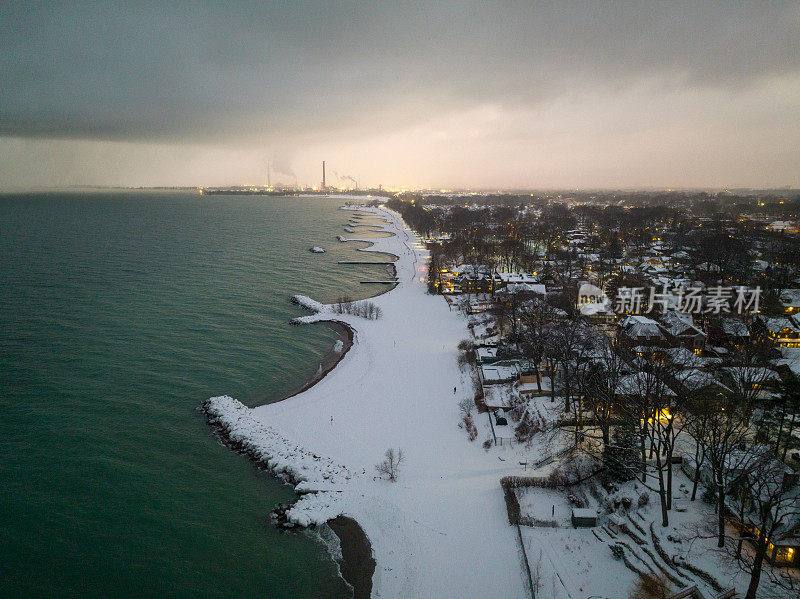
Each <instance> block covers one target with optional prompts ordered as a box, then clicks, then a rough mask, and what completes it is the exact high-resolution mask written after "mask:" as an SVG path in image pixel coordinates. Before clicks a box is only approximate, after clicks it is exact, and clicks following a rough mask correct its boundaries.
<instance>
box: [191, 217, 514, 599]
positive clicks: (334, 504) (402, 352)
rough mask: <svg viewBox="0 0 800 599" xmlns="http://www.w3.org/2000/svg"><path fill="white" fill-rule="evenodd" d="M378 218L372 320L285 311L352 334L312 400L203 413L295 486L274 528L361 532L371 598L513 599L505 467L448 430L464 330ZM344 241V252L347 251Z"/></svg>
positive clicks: (392, 224) (462, 390) (230, 405)
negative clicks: (389, 286) (392, 270)
mask: <svg viewBox="0 0 800 599" xmlns="http://www.w3.org/2000/svg"><path fill="white" fill-rule="evenodd" d="M358 210H359V211H360V212H361V213H369V214H372V215H374V216H379V217H381V218H382V219H383V220H384V221H385V224H384V225H383V226H382V227H381V228H382V229H383V230H385V231H387V232H391V233H394V235H393V236H390V237H383V238H372V239H369V240H366V241H369V242H371V243H373V244H374V245H372V246H371V247H369V248H367V249H366V250H364V251H372V252H385V253H389V254H393V255H395V256H397V257H398V259H397V262H396V272H397V278H398V284H397V286H396V287H395V288H394V289H393V290H391V291H389V292H387V293H384V294H382V295H380V296H377V297H375V298H372V299H371V300H368V301H369V302H372V303H373V304H374V305H375V306H376V307H377V308H379V309H380V312H381V316H380V318H377V319H367V318H364V317H362V316H359V315H355V314H340V313H336V311H335V309H334V306H332V305H324V304H319V303H317V302H315V301H314V300H313V299H311V298H298V301H299V302H300V303H301V305H304V306H305V307H306V308H308V309H310V310H311V313H310V314H308V315H306V316H303V317H300V318H298V319H297V322H298V324H302V323H312V322H320V321H336V322H341V323H343V324H345V325H347V326H348V327H349V328H351V329H352V331H353V345H352V348H351V349H350V350H349V351H348V352H347V353H346V355H345V356H344V357H343V359H342V360H341V362H340V363H338V364H337V365H336V366H335V368H333V369H332V370H331V371H330V372H329V373H328V374H327V376H325V377H324V378H323V379H321V380H320V381H319V382H317V383H316V384H315V385H313V386H312V387H310V388H308V389H306V390H305V391H303V392H301V393H299V394H297V395H295V396H292V397H291V398H289V399H286V400H284V401H280V402H277V403H274V404H269V405H264V406H260V407H257V408H254V409H249V408H247V407H245V406H244V405H243V404H241V403H240V402H238V401H237V400H235V399H232V398H230V397H225V396H223V397H217V398H212V399H211V400H209V401H208V402H207V403H206V411H207V413H208V414H209V417H210V419H211V420H213V421H215V422H216V423H217V424H218V425H219V426H220V427H222V428H223V429H224V430H225V431H226V434H227V436H228V437H229V438H230V439H231V441H232V442H234V444H236V445H237V446H239V447H240V448H243V449H245V450H246V451H247V452H248V453H249V454H250V455H251V456H253V457H254V458H255V459H257V460H259V461H261V462H263V463H265V464H268V465H269V466H270V467H271V468H272V469H273V470H274V471H276V472H277V473H285V474H287V475H288V476H289V478H291V480H293V481H294V482H296V483H298V490H301V491H313V492H311V493H308V494H306V495H304V496H303V497H302V498H301V499H300V500H299V501H298V502H297V503H296V504H295V505H294V507H293V508H292V509H291V510H289V512H288V513H287V516H288V517H289V519H290V520H291V521H292V522H294V523H296V524H297V525H303V526H304V525H309V524H312V523H316V524H322V523H324V522H326V521H328V520H331V519H332V518H335V517H336V516H339V515H345V516H348V517H350V518H353V519H354V520H355V521H357V522H358V524H359V525H360V526H361V528H362V529H363V530H364V532H365V534H366V536H367V537H368V539H369V541H370V543H371V545H372V551H373V555H374V558H375V560H376V562H377V566H376V569H375V574H374V577H373V588H372V596H373V597H410V596H418V597H419V596H429V597H458V596H462V597H463V596H484V597H489V596H504V597H524V596H526V595H527V590H526V588H525V584H524V581H523V576H524V574H523V567H524V566H523V565H522V561H521V557H520V553H519V549H518V547H519V545H518V541H517V539H516V531H515V529H514V528H512V527H510V526H509V525H508V521H507V517H506V509H505V504H504V501H503V493H502V490H501V488H500V486H499V484H498V481H499V479H500V478H501V477H502V476H503V475H505V474H507V473H508V464H504V463H503V462H502V461H498V459H497V456H496V455H493V454H491V453H486V452H484V451H483V449H482V448H481V446H480V443H478V442H475V443H470V442H469V441H468V440H467V438H466V435H465V433H464V431H462V430H461V429H459V428H458V426H457V424H458V421H459V418H460V416H459V411H458V401H459V400H460V399H462V398H464V397H469V398H471V397H472V395H473V389H472V384H471V382H470V380H469V379H468V377H467V376H466V375H464V374H462V372H461V371H460V370H459V367H458V365H457V361H456V360H457V355H458V351H457V345H458V342H459V341H461V340H462V339H466V338H468V337H469V332H468V329H467V326H466V325H467V323H466V321H465V320H464V319H463V317H462V316H461V315H460V314H459V313H458V312H455V311H450V309H449V307H448V304H447V303H446V302H445V301H444V299H443V298H442V297H441V296H430V295H428V294H426V287H425V283H424V281H423V279H424V277H425V274H426V273H425V268H426V266H425V265H426V260H427V252H426V250H425V249H424V247H423V246H422V245H421V244H420V242H419V239H418V238H417V236H416V235H415V234H414V233H413V232H412V231H411V230H409V229H408V228H407V227H406V226H405V225H404V223H403V222H402V220H401V219H400V217H399V216H398V215H397V214H395V213H393V212H391V211H389V210H387V209H383V208H363V207H359V208H358ZM354 237H355V236H351V237H350V238H349V239H353V240H355V239H354ZM388 448H395V449H401V450H402V451H403V452H404V455H405V461H404V463H403V465H402V469H401V471H400V474H399V477H398V480H397V482H395V483H392V482H389V481H387V480H385V479H380V478H378V477H377V473H376V471H375V464H376V463H378V462H380V461H381V460H382V459H383V454H384V452H385V451H386V450H387V449H388Z"/></svg>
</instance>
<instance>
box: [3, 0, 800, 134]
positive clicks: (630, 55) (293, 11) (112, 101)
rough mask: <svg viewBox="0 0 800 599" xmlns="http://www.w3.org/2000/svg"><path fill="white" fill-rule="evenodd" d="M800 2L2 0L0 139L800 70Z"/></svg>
mask: <svg viewBox="0 0 800 599" xmlns="http://www.w3.org/2000/svg"><path fill="white" fill-rule="evenodd" d="M798 6H799V5H798V3H796V2H792V3H783V4H780V3H758V4H752V5H751V4H747V5H742V4H740V3H730V2H726V3H703V4H695V3H680V4H678V3H675V4H673V3H652V4H640V3H624V4H611V3H583V2H581V3H568V4H567V3H558V4H556V5H552V6H544V5H542V6H539V5H535V4H534V5H530V4H528V3H499V4H498V3H486V2H474V3H473V2H458V3H444V2H434V3H429V4H417V3H413V4H407V3H397V2H394V3H386V4H376V3H373V2H369V3H364V4H353V3H332V2H320V3H306V2H299V3H283V2H281V3H274V4H273V3H255V4H249V3H239V2H235V3H177V2H176V3H172V2H171V3H164V4H163V5H161V6H155V5H152V4H150V3H144V2H142V3H125V4H122V5H118V4H104V3H79V2H74V3H64V4H60V5H54V4H52V3H41V4H31V3H16V2H15V3H4V4H3V7H2V8H0V88H2V93H0V135H6V136H17V137H43V138H75V139H103V140H123V141H168V142H173V143H175V142H178V143H182V142H202V141H211V140H214V141H220V140H221V141H223V142H225V143H230V144H235V143H238V142H242V141H253V140H256V139H270V140H277V141H279V142H280V141H281V140H283V141H284V142H286V143H289V142H288V140H292V139H294V140H295V141H296V142H297V143H301V142H302V141H303V140H308V139H311V138H314V137H319V136H323V137H324V136H325V135H333V134H341V133H342V132H349V133H350V134H353V135H359V134H367V133H368V132H370V131H374V130H376V129H378V128H384V129H392V128H402V127H409V126H412V125H413V124H415V123H419V122H422V121H424V120H426V119H429V118H435V117H436V116H437V115H438V114H441V113H444V112H446V111H451V110H459V109H463V110H466V109H469V108H470V107H472V106H477V105H480V104H481V103H486V102H494V103H497V104H498V105H500V106H503V107H507V108H509V109H510V110H513V109H516V108H523V109H530V108H531V107H533V106H536V105H537V103H538V102H542V101H546V100H547V99H550V98H553V97H557V96H559V95H561V94H564V93H571V94H593V93H596V92H597V90H599V89H606V90H607V89H611V90H613V89H615V88H620V89H621V88H624V87H626V86H630V85H633V84H635V83H636V82H637V81H652V80H658V81H664V82H666V83H665V85H669V86H677V87H680V88H683V89H725V90H730V91H731V92H733V93H736V91H737V90H743V89H747V88H749V87H751V86H754V85H757V84H758V83H759V82H760V81H764V80H766V79H769V78H770V77H781V76H786V75H791V74H797V73H798V70H800V60H799V59H798V56H800V48H799V46H798V39H800V27H799V26H798V23H800V8H798Z"/></svg>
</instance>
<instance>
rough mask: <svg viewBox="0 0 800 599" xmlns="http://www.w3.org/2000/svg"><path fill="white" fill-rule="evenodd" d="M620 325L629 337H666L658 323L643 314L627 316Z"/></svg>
mask: <svg viewBox="0 0 800 599" xmlns="http://www.w3.org/2000/svg"><path fill="white" fill-rule="evenodd" d="M619 326H620V327H621V328H622V329H623V330H624V331H625V333H626V334H627V335H628V336H629V337H635V338H645V339H663V337H664V335H663V334H662V333H661V329H660V328H659V326H658V323H657V322H656V321H655V320H653V319H652V318H648V317H647V316H642V315H641V314H633V315H631V316H627V317H626V318H625V319H624V320H623V321H622V322H621V323H620V325H619Z"/></svg>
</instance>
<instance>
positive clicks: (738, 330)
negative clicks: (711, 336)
mask: <svg viewBox="0 0 800 599" xmlns="http://www.w3.org/2000/svg"><path fill="white" fill-rule="evenodd" d="M722 332H723V333H725V334H726V335H730V336H732V337H749V336H750V331H749V330H747V325H746V324H745V323H744V322H743V321H741V320H736V319H735V318H725V319H723V321H722Z"/></svg>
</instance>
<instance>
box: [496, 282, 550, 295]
mask: <svg viewBox="0 0 800 599" xmlns="http://www.w3.org/2000/svg"><path fill="white" fill-rule="evenodd" d="M506 289H507V290H508V292H509V293H519V292H528V293H536V294H539V295H547V288H546V287H545V286H544V285H542V284H541V283H536V284H533V283H511V284H509V285H508V286H507V287H506Z"/></svg>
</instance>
